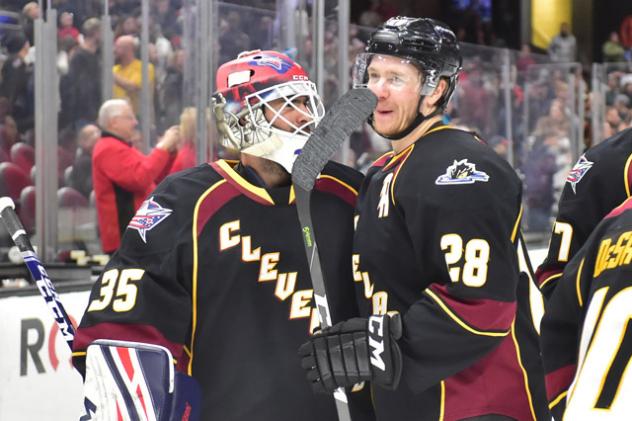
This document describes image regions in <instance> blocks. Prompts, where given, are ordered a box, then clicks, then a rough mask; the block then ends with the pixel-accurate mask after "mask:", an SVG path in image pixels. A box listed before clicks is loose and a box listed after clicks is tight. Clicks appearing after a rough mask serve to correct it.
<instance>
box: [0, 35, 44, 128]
mask: <svg viewBox="0 0 632 421" xmlns="http://www.w3.org/2000/svg"><path fill="white" fill-rule="evenodd" d="M5 46H6V48H7V52H8V53H9V56H8V57H7V60H6V61H5V62H4V64H3V65H2V72H1V73H2V82H0V96H3V97H5V98H7V99H8V100H9V103H10V104H11V110H12V115H13V117H14V118H15V120H16V122H17V123H18V128H19V130H20V131H21V132H23V131H25V130H27V129H29V128H31V127H33V113H34V101H35V99H34V95H33V90H32V86H33V83H32V78H33V68H32V66H31V65H29V64H28V63H27V62H26V56H27V54H28V52H29V48H30V46H31V44H30V43H29V41H28V39H27V38H26V36H25V35H24V34H23V33H21V32H15V33H10V34H9V35H7V36H6V39H5Z"/></svg>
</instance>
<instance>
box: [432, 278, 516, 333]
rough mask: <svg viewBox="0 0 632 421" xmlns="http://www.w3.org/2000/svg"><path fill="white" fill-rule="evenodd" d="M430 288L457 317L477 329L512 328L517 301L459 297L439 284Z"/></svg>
mask: <svg viewBox="0 0 632 421" xmlns="http://www.w3.org/2000/svg"><path fill="white" fill-rule="evenodd" d="M430 289H431V290H432V291H433V292H435V293H436V294H437V295H438V296H439V298H440V299H441V301H443V303H444V304H445V305H447V306H448V308H450V310H452V311H453V312H454V314H455V315H456V316H457V317H459V318H460V319H461V320H462V321H463V322H465V323H466V324H467V325H469V326H470V327H472V328H474V329H476V330H481V331H501V332H502V331H508V330H509V329H510V328H511V323H512V322H513V320H514V318H515V315H516V302H515V301H496V300H485V299H480V300H476V299H462V298H457V297H454V296H453V295H450V292H449V291H448V289H447V288H446V287H445V286H444V285H439V284H432V285H430Z"/></svg>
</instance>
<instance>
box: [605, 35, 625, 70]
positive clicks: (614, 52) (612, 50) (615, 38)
mask: <svg viewBox="0 0 632 421" xmlns="http://www.w3.org/2000/svg"><path fill="white" fill-rule="evenodd" d="M601 52H602V54H603V61H604V62H609V61H611V62H615V63H616V62H620V61H624V60H625V59H624V55H625V49H624V48H623V45H621V42H620V41H619V34H618V33H617V31H612V32H610V37H609V38H608V40H607V41H606V42H604V43H603V46H602V47H601Z"/></svg>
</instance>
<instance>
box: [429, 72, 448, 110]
mask: <svg viewBox="0 0 632 421" xmlns="http://www.w3.org/2000/svg"><path fill="white" fill-rule="evenodd" d="M447 90H448V81H447V80H446V79H445V78H441V79H439V83H438V84H437V87H436V88H435V90H434V91H433V92H432V93H431V94H430V95H428V99H429V100H430V105H431V106H433V107H435V106H436V105H437V103H438V102H439V101H440V100H441V98H443V96H444V95H445V93H446V91H447Z"/></svg>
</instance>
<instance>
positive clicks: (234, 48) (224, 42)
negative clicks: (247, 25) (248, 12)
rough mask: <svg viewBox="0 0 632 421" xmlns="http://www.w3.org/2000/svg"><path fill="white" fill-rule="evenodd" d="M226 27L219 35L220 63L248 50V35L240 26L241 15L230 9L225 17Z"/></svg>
mask: <svg viewBox="0 0 632 421" xmlns="http://www.w3.org/2000/svg"><path fill="white" fill-rule="evenodd" d="M226 24H227V27H226V29H225V31H224V33H222V35H220V37H219V45H220V48H221V53H220V61H221V62H222V63H224V62H226V61H228V60H231V59H233V58H234V57H237V55H238V54H239V53H241V52H242V51H247V50H250V37H249V36H248V35H247V34H246V33H245V32H244V31H243V29H242V27H241V17H240V16H239V13H237V12H236V11H231V12H229V13H228V16H227V17H226Z"/></svg>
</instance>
